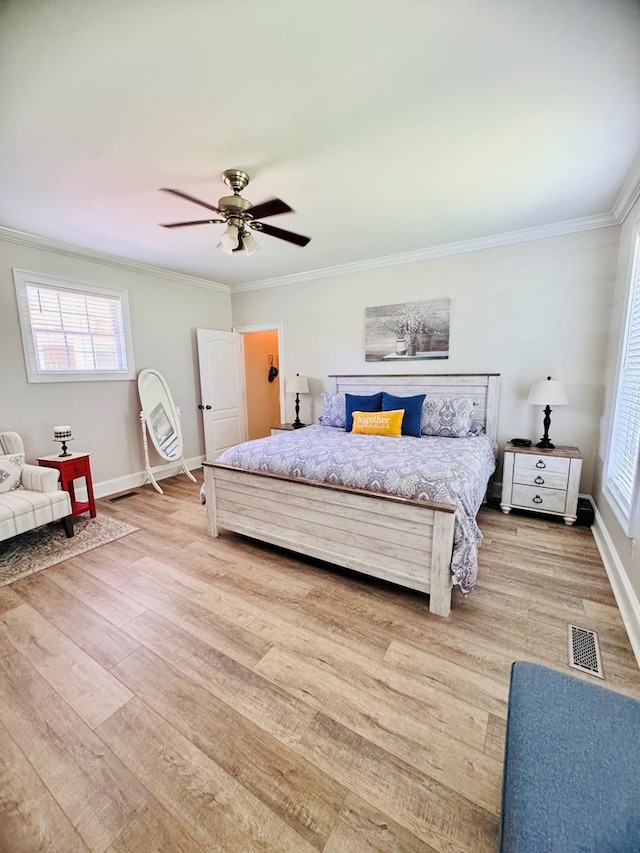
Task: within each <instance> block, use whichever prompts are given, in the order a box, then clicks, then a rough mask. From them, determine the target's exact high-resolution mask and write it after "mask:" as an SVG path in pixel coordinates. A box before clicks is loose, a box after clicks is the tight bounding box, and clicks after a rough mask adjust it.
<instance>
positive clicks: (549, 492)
mask: <svg viewBox="0 0 640 853" xmlns="http://www.w3.org/2000/svg"><path fill="white" fill-rule="evenodd" d="M566 502H567V492H566V490H564V489H542V488H540V489H539V488H537V486H521V485H516V484H515V483H514V485H513V491H512V493H511V503H512V505H513V506H519V507H523V508H524V509H537V510H540V511H542V512H564V507H565V504H566Z"/></svg>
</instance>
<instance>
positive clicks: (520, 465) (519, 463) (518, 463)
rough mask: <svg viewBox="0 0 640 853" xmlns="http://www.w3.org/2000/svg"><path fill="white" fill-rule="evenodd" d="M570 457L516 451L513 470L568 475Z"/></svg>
mask: <svg viewBox="0 0 640 853" xmlns="http://www.w3.org/2000/svg"><path fill="white" fill-rule="evenodd" d="M570 463H571V460H570V459H566V458H564V457H562V456H536V455H532V454H525V453H516V458H515V465H514V470H515V473H516V474H518V473H519V472H525V471H546V472H547V473H549V472H557V473H563V474H565V475H568V473H569V465H570Z"/></svg>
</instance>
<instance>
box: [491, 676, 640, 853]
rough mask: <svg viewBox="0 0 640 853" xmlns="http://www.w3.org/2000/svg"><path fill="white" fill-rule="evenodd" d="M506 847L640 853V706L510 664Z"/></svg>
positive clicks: (556, 852)
mask: <svg viewBox="0 0 640 853" xmlns="http://www.w3.org/2000/svg"><path fill="white" fill-rule="evenodd" d="M500 853H640V702H637V701H635V700H634V699H629V698H628V697H627V696H622V695H620V694H618V693H613V692H612V691H611V690H606V689H605V688H604V687H600V686H599V685H596V684H589V683H586V682H584V681H582V680H580V679H578V678H574V677H572V676H569V675H564V674H563V673H560V672H555V671H554V670H551V669H547V668H546V667H543V666H538V665H536V664H532V663H523V662H516V663H514V664H513V666H512V669H511V690H510V694H509V715H508V722H507V743H506V752H505V764H504V781H503V792H502V821H501V839H500Z"/></svg>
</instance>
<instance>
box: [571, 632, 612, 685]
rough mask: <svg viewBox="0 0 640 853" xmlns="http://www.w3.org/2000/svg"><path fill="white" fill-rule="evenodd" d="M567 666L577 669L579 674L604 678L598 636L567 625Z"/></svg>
mask: <svg viewBox="0 0 640 853" xmlns="http://www.w3.org/2000/svg"><path fill="white" fill-rule="evenodd" d="M569 666H572V667H573V668H574V669H579V670H580V672H588V673H589V675H596V676H597V677H598V678H604V675H603V674H602V661H601V660H600V646H599V645H598V635H597V634H596V632H595V631H588V630H587V629H586V628H578V627H577V626H576V625H569Z"/></svg>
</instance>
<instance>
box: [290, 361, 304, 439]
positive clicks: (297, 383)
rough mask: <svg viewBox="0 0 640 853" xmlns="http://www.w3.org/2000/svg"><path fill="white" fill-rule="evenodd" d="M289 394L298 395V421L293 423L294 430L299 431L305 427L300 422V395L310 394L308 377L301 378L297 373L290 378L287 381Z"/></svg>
mask: <svg viewBox="0 0 640 853" xmlns="http://www.w3.org/2000/svg"><path fill="white" fill-rule="evenodd" d="M287 392H288V393H289V394H295V395H296V419H295V421H294V422H293V428H294V429H299V428H300V427H303V426H305V424H303V423H302V421H301V420H300V394H308V393H309V380H308V379H307V377H306V376H300V374H299V373H296V375H295V376H290V377H289V378H288V379H287Z"/></svg>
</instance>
